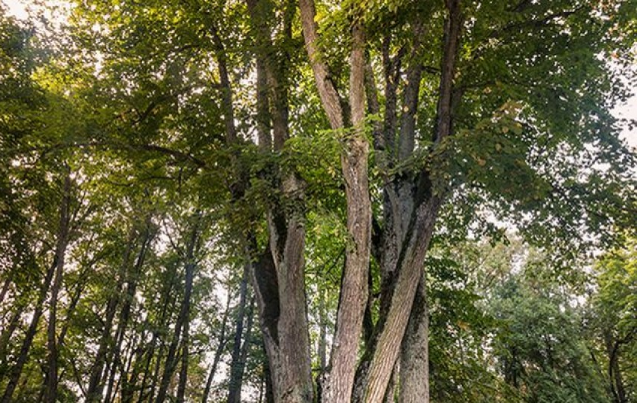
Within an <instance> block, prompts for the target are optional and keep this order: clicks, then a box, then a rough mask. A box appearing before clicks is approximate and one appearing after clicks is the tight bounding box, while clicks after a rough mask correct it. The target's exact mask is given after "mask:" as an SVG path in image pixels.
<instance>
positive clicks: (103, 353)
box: [86, 227, 136, 403]
mask: <svg viewBox="0 0 637 403" xmlns="http://www.w3.org/2000/svg"><path fill="white" fill-rule="evenodd" d="M135 236H136V230H135V228H134V227H133V228H131V230H130V232H129V235H128V241H127V242H126V248H125V249H124V255H123V258H122V265H121V266H120V268H119V273H118V276H117V277H118V278H117V284H116V286H115V290H111V292H112V294H111V296H110V297H109V299H108V302H107V303H106V311H105V315H104V316H105V317H106V318H105V320H104V327H103V329H102V334H101V337H100V341H99V347H98V349H97V356H96V357H95V363H94V364H93V367H92V369H91V374H90V377H89V386H88V388H87V391H86V393H87V397H86V401H87V402H88V403H94V402H100V401H101V400H102V397H103V396H102V393H103V387H104V383H103V380H104V378H105V377H106V376H107V374H108V371H105V366H106V365H107V363H108V358H109V352H110V348H109V347H110V345H111V344H112V334H111V331H112V328H113V321H114V320H115V314H116V313H117V306H118V304H119V302H120V301H119V300H120V296H119V290H121V289H122V287H123V285H124V281H125V277H126V271H127V268H128V265H129V264H130V258H131V253H132V250H133V247H134V243H135V242H134V241H135Z"/></svg>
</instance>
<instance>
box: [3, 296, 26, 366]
mask: <svg viewBox="0 0 637 403" xmlns="http://www.w3.org/2000/svg"><path fill="white" fill-rule="evenodd" d="M25 309H26V302H22V303H20V304H17V305H16V306H15V307H14V308H13V312H12V314H11V319H9V321H8V323H7V324H6V327H5V328H3V329H2V333H1V334H0V363H3V364H6V363H7V362H6V358H7V356H6V355H7V349H8V347H9V341H10V340H11V338H12V337H13V333H14V332H15V330H16V329H17V328H18V325H19V324H20V318H21V317H22V314H23V313H24V310H25ZM1 368H2V366H0V371H2V370H1ZM0 378H4V373H3V372H0Z"/></svg>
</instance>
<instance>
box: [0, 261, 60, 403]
mask: <svg viewBox="0 0 637 403" xmlns="http://www.w3.org/2000/svg"><path fill="white" fill-rule="evenodd" d="M56 265H57V263H56V262H54V264H53V265H51V266H50V267H49V269H48V270H47V273H46V275H45V278H44V282H43V283H42V286H41V288H40V295H39V296H38V301H37V302H36V305H35V311H34V312H33V317H32V318H31V323H30V324H29V327H28V329H27V332H26V335H25V337H24V341H23V342H22V346H21V348H20V352H19V354H18V358H17V360H16V362H15V364H14V365H13V367H12V368H11V370H10V371H9V373H8V376H7V379H8V382H7V386H6V388H5V390H4V393H3V395H2V400H0V402H1V403H11V402H12V401H13V399H12V397H13V393H14V392H15V389H16V387H17V385H18V382H19V381H20V376H21V375H22V369H23V368H24V364H26V362H27V358H28V355H29V350H30V349H31V344H32V343H33V338H34V337H35V334H36V332H37V329H38V322H39V321H40V317H41V316H42V312H43V305H44V301H45V299H46V295H47V293H48V290H49V285H50V283H51V280H52V279H53V272H54V271H55V267H56Z"/></svg>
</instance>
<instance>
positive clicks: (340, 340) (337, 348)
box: [300, 0, 371, 402]
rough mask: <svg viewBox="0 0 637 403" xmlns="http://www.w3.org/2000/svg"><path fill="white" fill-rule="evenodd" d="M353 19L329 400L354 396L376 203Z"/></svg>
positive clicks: (326, 81)
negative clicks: (343, 240)
mask: <svg viewBox="0 0 637 403" xmlns="http://www.w3.org/2000/svg"><path fill="white" fill-rule="evenodd" d="M300 10H301V23H302V28H303V37H304V40H305V48H306V50H307V54H308V56H309V59H310V65H311V67H312V71H313V72H314V78H315V82H316V86H317V88H318V92H319V96H320V98H321V102H322V105H323V109H324V110H325V113H326V114H327V117H328V120H329V121H330V125H331V127H332V129H333V130H343V129H344V128H345V121H346V119H345V114H344V110H343V109H342V107H341V104H340V99H339V96H338V92H337V90H336V87H335V85H334V83H333V82H332V81H331V79H330V75H329V69H328V67H327V65H326V64H325V63H324V62H323V61H322V60H321V52H320V50H319V49H318V33H317V26H316V22H315V15H316V10H315V6H314V2H313V1H312V0H301V1H300ZM354 18H355V22H354V24H353V28H352V51H351V55H350V89H349V90H350V91H349V102H350V107H351V117H352V126H353V132H352V134H351V135H348V138H347V139H346V140H345V147H344V151H343V153H342V154H341V167H342V170H343V177H344V179H345V194H346V198H347V231H348V237H349V241H350V242H351V244H350V245H348V248H347V251H346V255H345V262H346V263H345V269H344V271H343V278H342V282H341V294H340V303H339V308H338V311H337V321H336V331H335V335H334V343H333V345H332V354H331V358H330V364H331V365H330V370H329V372H328V373H327V374H326V376H325V381H324V382H323V384H324V388H323V391H322V393H323V399H324V400H325V401H328V402H349V401H350V399H351V394H352V387H353V382H354V375H355V371H356V361H357V353H358V341H359V338H360V334H361V329H362V324H363V317H364V313H365V307H366V304H367V293H368V283H367V270H368V266H369V257H370V251H371V245H370V244H371V202H370V200H369V183H368V176H367V174H368V173H367V163H368V161H367V160H368V154H369V145H368V143H367V140H366V139H365V135H364V117H365V36H364V32H363V27H362V24H361V22H360V21H358V19H359V18H360V16H358V15H355V16H354Z"/></svg>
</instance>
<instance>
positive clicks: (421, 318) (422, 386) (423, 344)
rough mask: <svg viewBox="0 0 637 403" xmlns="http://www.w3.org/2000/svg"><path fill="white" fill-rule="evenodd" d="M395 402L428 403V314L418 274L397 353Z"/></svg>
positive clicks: (421, 282)
mask: <svg viewBox="0 0 637 403" xmlns="http://www.w3.org/2000/svg"><path fill="white" fill-rule="evenodd" d="M398 401H399V403H429V315H428V310H427V301H426V289H425V277H424V276H422V277H421V279H420V283H419V284H418V289H417V291H416V297H415V299H414V304H413V306H412V309H411V314H410V316H409V323H408V324H407V329H406V331H405V336H404V338H403V344H402V348H401V355H400V394H399V399H398Z"/></svg>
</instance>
